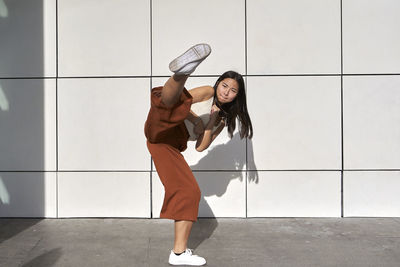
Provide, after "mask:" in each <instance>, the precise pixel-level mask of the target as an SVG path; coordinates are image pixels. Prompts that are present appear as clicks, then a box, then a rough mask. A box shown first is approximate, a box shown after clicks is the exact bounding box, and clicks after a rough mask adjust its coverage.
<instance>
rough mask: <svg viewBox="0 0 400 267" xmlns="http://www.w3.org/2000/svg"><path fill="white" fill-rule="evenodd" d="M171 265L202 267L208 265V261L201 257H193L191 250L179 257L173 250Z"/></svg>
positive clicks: (170, 256) (170, 257)
mask: <svg viewBox="0 0 400 267" xmlns="http://www.w3.org/2000/svg"><path fill="white" fill-rule="evenodd" d="M168 262H169V264H171V265H192V266H201V265H204V264H206V260H205V259H204V258H202V257H200V256H197V255H193V254H192V250H191V249H188V248H187V249H186V250H185V251H184V252H183V253H182V254H180V255H179V256H178V255H176V254H175V253H174V251H173V250H171V254H170V255H169V260H168Z"/></svg>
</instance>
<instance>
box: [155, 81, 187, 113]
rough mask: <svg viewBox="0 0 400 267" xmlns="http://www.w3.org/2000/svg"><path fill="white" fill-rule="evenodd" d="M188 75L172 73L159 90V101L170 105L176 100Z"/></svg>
mask: <svg viewBox="0 0 400 267" xmlns="http://www.w3.org/2000/svg"><path fill="white" fill-rule="evenodd" d="M188 77H189V75H180V74H174V75H172V76H171V77H170V78H169V79H168V80H167V82H166V83H165V84H164V87H163V89H162V91H161V101H162V102H163V103H164V104H165V105H166V106H167V107H172V106H173V105H174V104H175V103H176V102H178V100H179V97H180V96H181V93H182V91H183V88H184V86H185V82H186V80H187V78H188Z"/></svg>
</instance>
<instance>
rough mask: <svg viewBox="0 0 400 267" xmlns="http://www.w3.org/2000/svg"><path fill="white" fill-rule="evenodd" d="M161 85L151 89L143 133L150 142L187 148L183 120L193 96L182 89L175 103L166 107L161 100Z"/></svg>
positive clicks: (180, 149)
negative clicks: (149, 104)
mask: <svg viewBox="0 0 400 267" xmlns="http://www.w3.org/2000/svg"><path fill="white" fill-rule="evenodd" d="M162 88H163V87H162V86H159V87H155V88H153V89H151V107H150V111H149V114H148V115H147V120H146V122H145V125H144V134H145V136H146V138H147V140H149V142H150V143H153V144H154V143H164V144H169V145H171V146H173V147H175V148H176V149H178V150H179V151H184V150H186V148H187V141H188V139H189V133H188V130H187V129H186V126H185V123H184V120H185V119H186V117H187V116H188V114H189V112H190V107H191V105H192V102H193V97H192V96H191V94H190V93H189V92H188V91H187V90H186V88H184V89H183V91H182V94H181V96H180V98H179V100H178V102H177V103H175V105H174V106H172V107H166V106H165V104H164V103H163V102H162V101H161V91H162Z"/></svg>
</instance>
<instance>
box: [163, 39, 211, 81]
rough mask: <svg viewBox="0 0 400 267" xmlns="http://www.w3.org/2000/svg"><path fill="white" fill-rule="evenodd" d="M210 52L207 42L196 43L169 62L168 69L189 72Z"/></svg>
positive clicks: (187, 73)
mask: <svg viewBox="0 0 400 267" xmlns="http://www.w3.org/2000/svg"><path fill="white" fill-rule="evenodd" d="M210 53H211V47H210V46H209V45H208V44H197V45H194V46H192V47H191V48H189V49H188V50H187V51H186V52H185V53H183V54H182V55H180V56H179V57H177V58H175V59H174V60H172V61H171V63H169V69H170V70H171V71H172V72H174V73H176V74H184V75H189V74H191V73H192V72H193V71H194V70H195V69H196V68H197V66H198V65H199V64H200V63H201V62H202V61H203V60H204V59H205V58H206V57H208V55H209V54H210Z"/></svg>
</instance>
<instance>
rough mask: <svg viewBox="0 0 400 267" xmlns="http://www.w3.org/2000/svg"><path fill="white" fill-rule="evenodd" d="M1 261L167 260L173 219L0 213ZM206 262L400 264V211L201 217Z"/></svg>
mask: <svg viewBox="0 0 400 267" xmlns="http://www.w3.org/2000/svg"><path fill="white" fill-rule="evenodd" d="M0 242H1V243H0V266H7V267H12V266H96V267H99V266H169V265H168V255H169V251H170V249H171V248H172V244H173V222H172V221H171V220H162V219H0ZM189 247H190V248H194V249H195V254H198V255H201V256H203V257H205V258H206V260H207V266H229V267H234V266H279V267H280V266H285V267H286V266H290V267H295V266H299V267H300V266H307V267H309V266H318V267H320V266H352V267H353V266H360V267H361V266H363V267H367V266H371V267H377V266H393V267H399V266H400V218H264V219H260V218H257V219H251V218H249V219H199V221H198V222H197V223H195V225H194V228H193V231H192V234H191V238H190V242H189Z"/></svg>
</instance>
